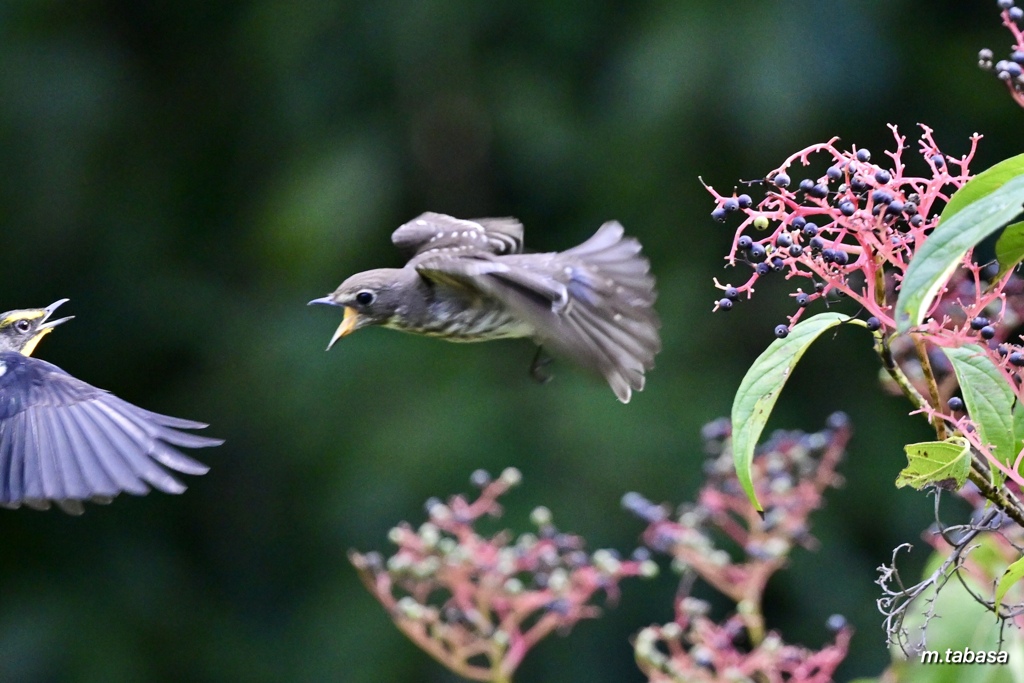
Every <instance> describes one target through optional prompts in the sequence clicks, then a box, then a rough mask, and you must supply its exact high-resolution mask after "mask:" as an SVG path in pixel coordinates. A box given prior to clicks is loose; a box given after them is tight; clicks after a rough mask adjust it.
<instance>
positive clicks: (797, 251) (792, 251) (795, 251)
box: [789, 244, 804, 258]
mask: <svg viewBox="0 0 1024 683" xmlns="http://www.w3.org/2000/svg"><path fill="white" fill-rule="evenodd" d="M803 253H804V248H803V247H801V246H800V245H799V244H794V245H793V246H791V247H790V248H789V255H790V256H792V257H793V258H799V257H800V255H801V254H803Z"/></svg>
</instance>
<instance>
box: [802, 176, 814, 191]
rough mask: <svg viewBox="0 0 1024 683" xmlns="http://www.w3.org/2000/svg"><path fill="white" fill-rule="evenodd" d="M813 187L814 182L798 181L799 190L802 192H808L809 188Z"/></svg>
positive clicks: (807, 180) (805, 179)
mask: <svg viewBox="0 0 1024 683" xmlns="http://www.w3.org/2000/svg"><path fill="white" fill-rule="evenodd" d="M813 187H814V181H813V180H811V179H810V178H804V179H803V180H801V181H800V189H801V190H803V191H804V192H810V190H811V188H813Z"/></svg>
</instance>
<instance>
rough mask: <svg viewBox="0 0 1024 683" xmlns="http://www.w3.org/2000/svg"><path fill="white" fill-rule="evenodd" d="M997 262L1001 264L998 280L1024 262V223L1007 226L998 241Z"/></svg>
mask: <svg viewBox="0 0 1024 683" xmlns="http://www.w3.org/2000/svg"><path fill="white" fill-rule="evenodd" d="M996 261H998V262H999V274H998V275H997V276H996V278H1000V277H1002V276H1003V275H1006V274H1007V273H1009V272H1010V271H1011V270H1013V269H1014V268H1016V267H1017V264H1019V263H1020V262H1021V261H1024V221H1022V222H1020V223H1013V224H1012V225H1007V226H1006V229H1005V230H1003V234H1002V235H1000V236H999V239H998V240H996Z"/></svg>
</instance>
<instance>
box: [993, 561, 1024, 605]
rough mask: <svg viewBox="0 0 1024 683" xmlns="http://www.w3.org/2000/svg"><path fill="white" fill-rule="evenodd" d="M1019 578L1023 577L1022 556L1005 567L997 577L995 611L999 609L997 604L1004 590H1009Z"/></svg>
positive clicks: (1000, 601) (1023, 565)
mask: <svg viewBox="0 0 1024 683" xmlns="http://www.w3.org/2000/svg"><path fill="white" fill-rule="evenodd" d="M1021 578H1024V557H1022V558H1020V559H1019V560H1017V561H1016V562H1014V563H1013V564H1011V565H1010V566H1009V567H1007V568H1006V571H1005V572H1003V575H1002V576H1001V577H1000V578H999V584H998V585H997V586H996V604H995V611H996V612H998V611H999V605H1000V604H1002V602H1003V598H1004V597H1005V596H1006V591H1008V590H1010V588H1011V587H1012V586H1013V584H1015V583H1017V582H1018V581H1020V580H1021Z"/></svg>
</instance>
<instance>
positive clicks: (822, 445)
mask: <svg viewBox="0 0 1024 683" xmlns="http://www.w3.org/2000/svg"><path fill="white" fill-rule="evenodd" d="M850 433H851V430H850V425H849V420H848V419H847V418H846V416H845V415H843V414H842V413H836V414H834V415H833V416H831V417H830V418H829V420H828V425H827V427H826V429H824V430H822V431H820V432H817V433H814V434H805V433H803V432H783V431H779V432H776V433H775V434H773V435H772V437H771V438H770V439H769V440H768V441H767V442H766V443H765V444H764V445H763V446H762V447H761V448H760V449H759V450H758V452H757V454H756V456H755V458H754V462H753V472H754V477H753V479H754V481H755V482H756V483H757V484H756V485H757V487H758V496H759V498H760V500H761V501H763V502H764V503H765V507H766V510H767V513H766V514H765V517H764V519H762V518H761V517H760V516H759V515H758V514H757V513H756V512H755V511H754V510H753V508H751V506H750V504H749V502H748V500H747V497H746V494H745V493H744V491H743V490H742V488H741V487H740V484H739V481H738V479H737V478H736V472H735V468H734V467H733V460H732V452H731V450H730V449H729V447H728V444H729V443H730V441H729V437H730V435H731V427H730V424H729V422H728V420H718V421H716V422H713V423H711V424H709V425H707V426H706V427H705V429H704V438H705V442H706V444H707V449H708V452H709V455H710V457H709V459H708V461H707V463H706V465H705V468H704V469H705V474H706V476H707V484H706V485H705V486H704V488H703V489H702V490H701V492H700V496H699V498H698V502H697V503H696V504H694V505H687V506H683V507H681V508H680V509H679V510H678V511H677V512H676V514H675V515H672V514H671V513H670V511H669V509H668V508H667V507H665V506H663V505H656V504H654V503H652V502H651V501H649V500H647V499H646V498H644V497H643V496H642V495H640V494H638V493H627V494H626V495H625V496H624V497H623V501H622V503H623V506H624V507H625V508H626V509H627V510H629V511H630V512H632V513H633V514H634V515H636V516H637V517H639V518H640V519H642V520H644V521H645V522H646V523H647V524H648V526H647V529H646V530H645V531H644V535H643V538H644V543H645V544H646V545H647V546H648V547H650V548H651V549H652V550H655V551H656V552H661V553H665V554H667V555H670V556H671V557H672V563H673V567H674V568H675V569H676V570H677V571H679V572H681V573H684V574H685V575H686V576H687V577H692V576H693V575H696V576H699V577H700V578H702V579H704V580H705V581H706V582H707V583H708V584H710V585H711V586H712V587H714V588H715V589H716V590H717V591H719V592H720V593H722V594H723V595H725V596H727V597H728V598H730V599H731V600H732V601H733V602H735V603H736V606H737V609H736V612H735V613H734V614H733V615H731V616H729V617H728V618H727V619H726V620H725V621H724V622H722V623H721V624H719V623H716V622H714V621H713V620H712V619H711V618H709V617H708V614H707V613H708V607H707V604H706V603H704V602H703V601H700V600H697V599H694V598H693V597H691V596H690V595H689V588H690V586H691V584H692V581H688V580H684V582H683V584H682V586H681V588H680V591H679V593H678V594H677V598H676V610H675V612H676V616H675V620H674V621H672V622H670V623H668V624H665V625H661V626H651V627H648V628H645V629H643V630H642V631H641V632H640V633H639V634H638V636H637V638H636V642H635V646H634V647H635V651H636V657H637V661H638V663H639V665H640V668H641V669H642V670H643V671H644V673H645V674H646V675H647V676H648V678H649V680H650V681H652V682H653V681H658V682H659V683H660V682H663V681H664V682H668V681H713V680H715V681H717V680H734V679H735V680H765V681H783V680H785V681H802V682H811V681H813V682H818V681H821V682H824V681H828V680H830V677H831V675H832V672H833V671H834V670H835V668H836V667H837V666H838V665H839V663H840V662H841V661H842V660H843V658H844V657H845V655H846V651H847V645H848V643H849V639H850V635H851V630H850V628H849V627H848V626H847V625H846V623H845V620H843V619H842V617H838V616H836V617H833V618H831V619H830V620H829V627H830V630H832V631H833V632H834V633H835V642H834V643H833V644H830V645H826V646H825V647H824V648H823V649H822V650H820V651H813V650H808V649H806V648H801V647H796V646H790V645H785V644H784V643H783V642H782V640H781V638H780V637H779V636H778V635H777V634H775V633H765V626H764V618H763V615H762V612H761V604H762V598H763V595H764V590H765V586H766V585H767V583H768V579H769V578H770V577H771V575H772V574H774V573H775V572H776V571H778V570H779V569H781V568H782V567H783V566H784V565H785V563H786V560H787V557H788V555H789V552H790V551H791V550H792V549H793V548H794V547H796V546H797V545H800V546H804V547H814V546H815V543H816V541H815V539H814V538H813V537H812V536H811V534H810V532H809V526H808V524H809V517H810V514H811V512H813V511H814V510H816V509H817V508H819V507H820V506H821V504H822V496H823V494H824V491H825V490H826V489H827V488H829V487H832V486H837V485H839V484H840V483H841V478H840V477H839V475H837V474H836V467H837V465H838V464H839V462H840V460H841V459H842V457H843V455H844V452H845V447H846V443H847V441H848V440H849V438H850ZM716 538H721V539H722V540H724V541H725V543H726V544H727V545H729V546H735V547H738V548H740V549H741V550H742V554H743V557H742V558H740V559H738V560H734V559H733V557H732V556H731V555H730V554H729V552H728V551H726V550H723V549H722V548H720V547H719V546H718V544H717V543H716Z"/></svg>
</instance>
